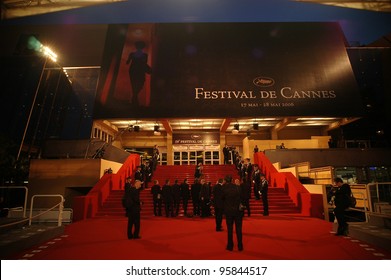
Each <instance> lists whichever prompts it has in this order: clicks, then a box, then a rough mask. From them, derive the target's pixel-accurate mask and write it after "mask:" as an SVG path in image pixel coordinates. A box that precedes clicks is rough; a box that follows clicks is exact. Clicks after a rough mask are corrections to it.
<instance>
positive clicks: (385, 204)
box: [323, 182, 391, 222]
mask: <svg viewBox="0 0 391 280" xmlns="http://www.w3.org/2000/svg"><path fill="white" fill-rule="evenodd" d="M326 186H327V185H323V196H324V200H323V201H324V202H323V203H324V213H325V219H326V220H328V213H329V211H330V209H331V207H330V205H329V204H328V201H327V199H326V198H327V191H326ZM381 186H383V189H382V190H380V188H381ZM350 188H351V190H352V193H353V195H354V197H355V198H356V200H357V204H356V207H350V208H349V210H351V211H357V212H362V213H364V215H365V221H366V222H368V221H369V216H370V215H371V214H383V215H387V216H390V217H391V204H390V202H391V183H390V182H382V183H370V184H352V185H350ZM382 209H383V211H382Z"/></svg>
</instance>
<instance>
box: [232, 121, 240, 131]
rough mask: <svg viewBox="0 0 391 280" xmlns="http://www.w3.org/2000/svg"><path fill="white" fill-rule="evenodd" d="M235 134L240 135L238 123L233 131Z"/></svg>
mask: <svg viewBox="0 0 391 280" xmlns="http://www.w3.org/2000/svg"><path fill="white" fill-rule="evenodd" d="M232 133H233V134H238V133H239V124H238V123H236V124H234V129H232Z"/></svg>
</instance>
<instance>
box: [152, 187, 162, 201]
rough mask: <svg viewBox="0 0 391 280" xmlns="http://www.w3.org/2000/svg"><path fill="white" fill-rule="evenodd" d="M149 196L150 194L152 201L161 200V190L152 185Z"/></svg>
mask: <svg viewBox="0 0 391 280" xmlns="http://www.w3.org/2000/svg"><path fill="white" fill-rule="evenodd" d="M151 194H152V197H153V200H158V199H161V198H162V197H161V195H162V189H161V187H160V185H153V186H152V188H151ZM159 195H160V196H159Z"/></svg>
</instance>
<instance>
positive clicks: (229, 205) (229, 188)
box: [222, 183, 242, 216]
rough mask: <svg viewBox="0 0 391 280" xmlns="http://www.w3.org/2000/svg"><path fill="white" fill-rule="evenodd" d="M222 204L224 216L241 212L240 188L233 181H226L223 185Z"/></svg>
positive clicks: (237, 214) (240, 213) (236, 214)
mask: <svg viewBox="0 0 391 280" xmlns="http://www.w3.org/2000/svg"><path fill="white" fill-rule="evenodd" d="M222 200H223V205H224V214H225V215H226V216H239V215H242V212H241V211H239V204H240V202H241V201H240V188H239V187H238V186H237V185H235V184H233V183H226V184H224V186H223V196H222Z"/></svg>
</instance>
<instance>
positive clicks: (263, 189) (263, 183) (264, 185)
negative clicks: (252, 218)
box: [259, 174, 269, 216]
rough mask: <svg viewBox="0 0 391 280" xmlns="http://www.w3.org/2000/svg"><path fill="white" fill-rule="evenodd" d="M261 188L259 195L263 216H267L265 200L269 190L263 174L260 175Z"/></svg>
mask: <svg viewBox="0 0 391 280" xmlns="http://www.w3.org/2000/svg"><path fill="white" fill-rule="evenodd" d="M260 177H261V186H260V190H259V193H260V195H261V196H262V204H263V215H264V216H269V200H268V198H267V192H268V189H269V182H268V181H267V180H266V177H265V174H261V175H260Z"/></svg>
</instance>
